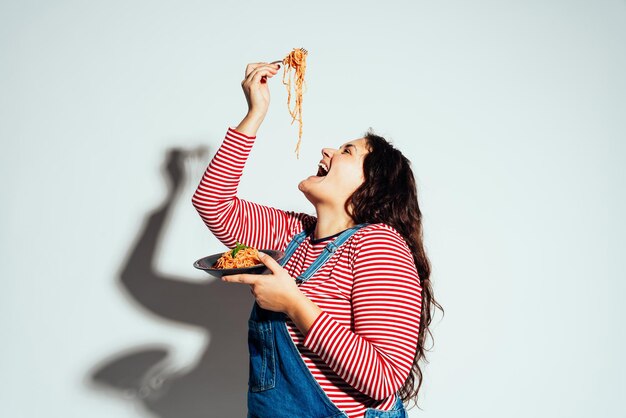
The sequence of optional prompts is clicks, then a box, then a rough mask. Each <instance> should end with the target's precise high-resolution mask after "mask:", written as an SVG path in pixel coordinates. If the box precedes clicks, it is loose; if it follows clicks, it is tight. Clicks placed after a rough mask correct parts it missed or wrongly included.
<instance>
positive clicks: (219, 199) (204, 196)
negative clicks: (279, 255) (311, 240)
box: [191, 128, 312, 250]
mask: <svg viewBox="0 0 626 418" xmlns="http://www.w3.org/2000/svg"><path fill="white" fill-rule="evenodd" d="M255 138H256V137H255V136H247V135H244V134H242V133H240V132H237V131H236V130H235V129H233V128H228V130H227V132H226V137H225V139H224V142H223V143H222V145H221V146H220V148H219V149H218V151H217V152H216V154H215V155H214V156H213V158H212V160H211V162H210V163H209V166H208V167H207V169H206V171H205V172H204V175H203V176H202V180H201V181H200V184H199V185H198V187H197V189H196V191H195V193H194V194H193V196H192V199H191V200H192V203H193V206H194V207H195V208H196V210H197V211H198V214H199V215H200V217H201V218H202V220H203V221H204V223H205V225H206V226H207V227H208V228H209V229H210V230H211V232H212V233H213V234H214V235H215V236H216V237H217V239H219V240H220V241H221V242H222V243H223V244H224V245H225V246H227V247H229V248H231V247H234V246H235V241H239V242H241V243H244V244H246V245H249V246H252V247H255V248H259V249H271V250H282V249H284V245H285V242H286V240H288V239H289V238H290V236H291V235H293V233H292V232H293V231H295V230H297V229H298V228H300V229H301V227H302V225H303V222H310V221H311V218H312V217H310V216H309V215H306V214H303V213H295V212H286V211H282V210H279V209H275V208H272V207H268V206H263V205H259V204H257V203H253V202H248V201H246V200H243V199H239V198H238V197H237V188H238V186H239V181H240V179H241V175H242V173H243V168H244V165H245V163H246V160H247V158H248V156H249V154H250V151H251V150H252V146H253V145H254V140H255Z"/></svg>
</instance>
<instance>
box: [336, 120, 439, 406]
mask: <svg viewBox="0 0 626 418" xmlns="http://www.w3.org/2000/svg"><path fill="white" fill-rule="evenodd" d="M364 137H365V139H366V140H367V147H368V149H369V152H368V153H367V154H366V155H365V158H364V160H363V175H364V177H365V181H364V182H363V184H362V185H361V186H360V187H359V188H358V189H357V190H356V191H355V192H354V193H353V194H352V196H350V198H348V200H347V201H346V211H347V212H348V213H349V214H350V216H351V217H352V219H353V221H354V222H355V223H357V224H359V223H364V222H367V223H384V224H387V225H389V226H391V227H393V228H395V229H396V230H397V231H398V232H399V233H400V234H401V235H402V237H403V238H404V240H405V241H406V243H407V244H408V246H409V248H410V249H411V252H412V253H413V259H414V260H415V266H416V267H417V273H418V275H419V280H420V284H421V286H422V312H421V318H420V324H419V337H418V340H417V352H416V354H415V358H414V359H413V366H412V367H411V372H410V373H409V376H408V378H407V380H406V382H405V383H404V385H403V386H402V387H401V388H400V390H399V391H398V395H399V396H400V398H401V399H402V401H403V402H405V403H406V402H408V401H410V400H413V401H414V403H415V405H416V406H418V408H419V405H417V397H418V392H419V390H420V387H421V386H422V380H423V373H422V369H421V368H420V364H419V363H420V361H422V360H423V361H424V362H426V363H428V360H427V359H426V351H430V349H426V348H425V346H424V343H425V341H426V335H427V334H428V335H429V336H430V338H431V340H432V333H431V331H430V330H429V328H428V327H429V325H430V322H431V320H432V316H433V314H434V311H435V308H439V309H440V310H441V312H442V313H443V308H442V307H441V305H440V304H439V303H438V302H437V301H436V300H435V297H434V295H433V288H432V285H431V282H430V270H431V266H430V261H429V260H428V257H427V256H426V251H425V249H424V242H423V241H424V239H423V231H422V212H421V211H420V208H419V204H418V202H417V187H416V185H415V177H414V176H413V170H412V169H411V163H410V161H409V160H408V159H407V158H406V157H405V156H404V155H402V153H401V152H400V151H399V150H397V149H396V148H395V147H394V146H393V145H392V144H390V143H389V142H388V141H387V140H386V139H385V138H383V137H381V136H378V135H376V134H374V132H372V130H371V128H370V129H369V130H367V132H366V133H365V135H364ZM431 348H432V346H431ZM416 382H417V385H416ZM420 409H421V408H420Z"/></svg>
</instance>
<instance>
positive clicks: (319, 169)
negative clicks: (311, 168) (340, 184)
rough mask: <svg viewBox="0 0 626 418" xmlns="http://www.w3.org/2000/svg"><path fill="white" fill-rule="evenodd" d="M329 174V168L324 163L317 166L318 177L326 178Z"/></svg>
mask: <svg viewBox="0 0 626 418" xmlns="http://www.w3.org/2000/svg"><path fill="white" fill-rule="evenodd" d="M327 174H328V167H327V166H326V164H324V163H319V164H318V165H317V174H316V175H317V177H325V176H326V175H327Z"/></svg>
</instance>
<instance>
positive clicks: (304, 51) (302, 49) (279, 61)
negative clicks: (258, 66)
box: [270, 48, 309, 64]
mask: <svg viewBox="0 0 626 418" xmlns="http://www.w3.org/2000/svg"><path fill="white" fill-rule="evenodd" d="M300 51H302V53H303V54H304V55H306V54H308V53H309V51H307V50H306V49H304V48H300ZM282 62H283V60H278V61H274V62H270V64H282Z"/></svg>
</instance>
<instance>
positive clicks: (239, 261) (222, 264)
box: [213, 243, 262, 269]
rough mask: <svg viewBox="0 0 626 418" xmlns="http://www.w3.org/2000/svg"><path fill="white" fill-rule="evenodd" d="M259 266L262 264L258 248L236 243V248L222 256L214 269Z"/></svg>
mask: <svg viewBox="0 0 626 418" xmlns="http://www.w3.org/2000/svg"><path fill="white" fill-rule="evenodd" d="M258 264H262V263H261V260H260V259H259V251H258V250H257V249H256V248H252V247H248V246H247V245H243V244H240V243H236V245H235V248H232V249H230V250H228V251H226V252H225V253H224V254H222V256H221V257H220V258H219V259H218V260H217V261H216V262H215V264H214V265H213V268H216V269H236V268H242V267H253V266H256V265H258Z"/></svg>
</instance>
